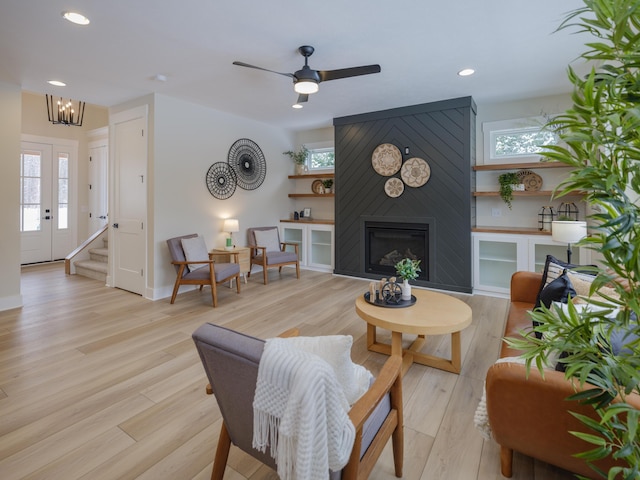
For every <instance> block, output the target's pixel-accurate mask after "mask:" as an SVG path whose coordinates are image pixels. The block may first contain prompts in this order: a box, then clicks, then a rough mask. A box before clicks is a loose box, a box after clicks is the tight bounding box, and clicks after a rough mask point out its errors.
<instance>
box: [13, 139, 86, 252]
mask: <svg viewBox="0 0 640 480" xmlns="http://www.w3.org/2000/svg"><path fill="white" fill-rule="evenodd" d="M75 150H76V151H74V148H73V146H71V147H66V146H60V145H53V144H46V143H35V142H22V149H21V153H20V232H21V258H20V263H22V264H27V263H38V262H49V261H53V260H61V259H63V258H64V257H65V256H66V255H67V254H68V253H69V252H70V251H71V250H72V249H73V247H74V246H75V245H74V232H75V215H74V212H75V205H74V202H75V195H73V193H74V191H75V181H74V179H73V178H72V172H74V171H75V158H76V155H77V145H76V147H75Z"/></svg>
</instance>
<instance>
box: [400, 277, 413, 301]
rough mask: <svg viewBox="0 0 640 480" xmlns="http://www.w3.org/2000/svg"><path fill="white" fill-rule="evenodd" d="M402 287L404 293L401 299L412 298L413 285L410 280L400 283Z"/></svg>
mask: <svg viewBox="0 0 640 480" xmlns="http://www.w3.org/2000/svg"><path fill="white" fill-rule="evenodd" d="M400 288H402V295H401V296H400V300H407V301H409V300H411V285H410V284H409V280H407V279H405V280H404V282H402V284H401V285H400Z"/></svg>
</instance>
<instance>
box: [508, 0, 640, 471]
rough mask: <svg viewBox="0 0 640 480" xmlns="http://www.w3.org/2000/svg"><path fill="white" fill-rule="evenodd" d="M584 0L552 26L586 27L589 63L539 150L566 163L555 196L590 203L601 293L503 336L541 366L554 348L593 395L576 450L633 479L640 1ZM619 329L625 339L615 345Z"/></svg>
mask: <svg viewBox="0 0 640 480" xmlns="http://www.w3.org/2000/svg"><path fill="white" fill-rule="evenodd" d="M584 3H585V7H583V8H580V9H578V10H575V11H573V12H571V13H570V14H569V15H568V16H567V18H566V19H565V20H564V22H563V23H562V24H561V25H560V27H559V28H560V29H565V28H576V27H577V29H578V30H579V31H580V32H581V33H582V32H586V33H589V34H591V35H592V36H593V37H594V39H591V40H590V41H589V43H588V44H587V46H588V50H587V51H586V52H585V53H583V54H582V55H581V57H582V58H583V59H585V60H587V61H588V62H590V63H591V64H592V69H591V72H590V73H589V74H588V75H586V76H583V75H579V74H577V73H576V72H574V71H573V69H572V68H571V67H569V80H570V81H571V83H572V84H573V94H572V96H571V98H572V101H573V106H572V107H571V108H570V109H569V110H567V111H566V112H565V113H564V114H562V115H560V116H559V117H556V118H554V119H553V120H551V121H550V122H548V123H547V128H550V129H553V130H554V131H555V132H557V133H558V135H559V137H560V139H561V140H562V143H561V144H558V145H555V146H548V147H546V151H545V152H544V153H543V155H544V157H546V158H547V159H548V160H552V161H557V162H561V163H563V164H565V165H567V166H569V167H573V170H572V171H571V172H570V173H569V176H568V178H567V179H566V180H565V181H563V182H562V183H561V184H560V185H559V187H558V188H557V190H556V193H555V195H554V196H556V197H561V196H563V195H567V194H570V193H572V192H573V194H575V193H576V192H581V193H582V192H583V194H584V200H585V201H586V202H587V203H588V204H589V205H590V206H591V207H593V212H595V213H592V214H591V215H589V216H588V217H587V218H588V220H589V223H590V230H591V234H590V236H589V237H588V238H586V239H583V240H582V241H580V242H579V243H578V244H579V245H586V246H587V247H588V248H590V249H591V250H594V251H596V252H598V253H599V254H600V255H599V256H600V258H601V260H600V263H601V266H599V267H598V268H597V269H596V273H597V275H596V277H595V279H594V281H593V284H592V292H595V293H598V294H599V299H596V298H594V296H593V295H592V296H591V297H589V299H587V302H588V307H586V309H578V308H576V307H574V306H573V304H572V303H569V304H568V305H567V308H566V310H563V309H560V308H556V307H553V306H552V308H550V309H546V308H542V309H540V310H537V311H534V312H533V313H531V316H532V318H533V319H534V320H536V321H537V322H539V323H540V325H539V326H536V327H534V331H537V332H539V333H541V334H542V338H540V339H538V338H537V337H536V336H535V335H534V334H533V333H531V334H529V333H525V334H524V338H523V339H522V340H516V339H508V342H509V343H510V344H511V345H513V346H514V347H515V348H517V349H520V350H522V351H524V354H523V357H524V359H525V360H526V364H527V368H530V367H531V364H535V365H536V366H537V368H538V369H539V370H540V371H541V373H543V366H544V365H545V364H546V363H547V362H548V361H549V359H550V358H552V357H554V356H557V355H560V354H562V363H563V364H564V366H565V377H566V378H567V379H568V380H572V381H574V382H575V383H576V384H579V385H580V386H581V387H583V390H582V391H578V393H576V394H575V395H573V396H572V397H570V398H571V399H573V400H578V401H581V402H583V403H585V404H588V405H591V406H592V407H593V408H594V410H595V412H596V416H597V417H599V418H600V421H594V420H592V419H590V418H588V417H585V416H581V415H577V414H576V415H575V416H576V417H577V418H579V419H580V420H581V421H582V422H583V423H584V424H585V425H586V426H587V427H588V428H589V429H590V430H591V431H592V432H593V433H592V434H580V433H574V435H576V436H578V437H579V438H581V439H583V440H584V441H585V442H586V443H585V449H587V448H589V447H590V448H591V450H589V451H587V452H584V453H582V454H580V456H581V457H582V458H584V459H585V460H587V461H589V462H593V461H596V460H598V459H602V458H606V457H609V456H611V457H613V458H614V459H617V461H618V462H621V463H622V464H623V466H622V467H613V468H612V469H611V470H610V471H609V472H608V478H611V479H613V478H625V479H627V478H629V479H637V478H639V477H640V428H638V425H639V422H640V412H639V411H638V410H636V409H634V408H633V407H632V406H631V405H629V404H628V403H627V402H626V401H625V399H626V398H627V397H628V396H629V395H637V394H640V324H639V323H638V318H640V262H638V257H639V255H640V204H639V203H638V202H637V201H636V199H637V198H638V196H640V169H639V168H638V167H639V163H640V125H639V123H638V110H639V106H638V105H639V104H640V70H639V69H638V52H640V36H638V34H637V25H638V18H640V3H639V2H637V0H584ZM604 287H609V288H613V289H614V290H615V295H612V294H610V293H605V292H607V291H608V289H606V288H604ZM598 307H600V308H598ZM621 333H622V334H623V335H625V336H624V337H623V338H625V339H626V340H625V341H624V342H623V345H622V347H623V348H621V349H619V350H618V351H617V352H615V349H614V347H613V345H614V339H615V337H616V336H620V335H621ZM594 469H595V467H594ZM596 471H598V470H597V469H596ZM599 473H600V474H601V475H602V476H603V477H605V478H606V477H607V472H599Z"/></svg>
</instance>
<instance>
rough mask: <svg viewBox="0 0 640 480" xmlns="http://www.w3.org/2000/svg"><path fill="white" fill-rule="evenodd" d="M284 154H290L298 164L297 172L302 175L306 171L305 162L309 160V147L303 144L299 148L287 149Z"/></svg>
mask: <svg viewBox="0 0 640 480" xmlns="http://www.w3.org/2000/svg"><path fill="white" fill-rule="evenodd" d="M283 154H284V155H289V157H290V158H291V160H293V163H294V164H295V165H296V174H298V175H301V174H303V173H304V167H305V163H306V162H307V157H308V156H309V149H308V148H307V147H306V146H304V145H302V146H301V147H300V149H299V150H297V151H293V150H287V151H286V152H283Z"/></svg>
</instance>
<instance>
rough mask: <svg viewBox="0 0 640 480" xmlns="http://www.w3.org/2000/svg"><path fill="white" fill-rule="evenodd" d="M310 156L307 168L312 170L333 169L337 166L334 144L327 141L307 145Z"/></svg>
mask: <svg viewBox="0 0 640 480" xmlns="http://www.w3.org/2000/svg"><path fill="white" fill-rule="evenodd" d="M307 149H308V150H309V156H308V157H307V169H308V170H309V171H310V172H313V171H315V172H318V171H322V170H333V169H334V167H335V160H336V158H335V152H334V148H333V144H328V143H327V142H323V143H318V144H312V145H307Z"/></svg>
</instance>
